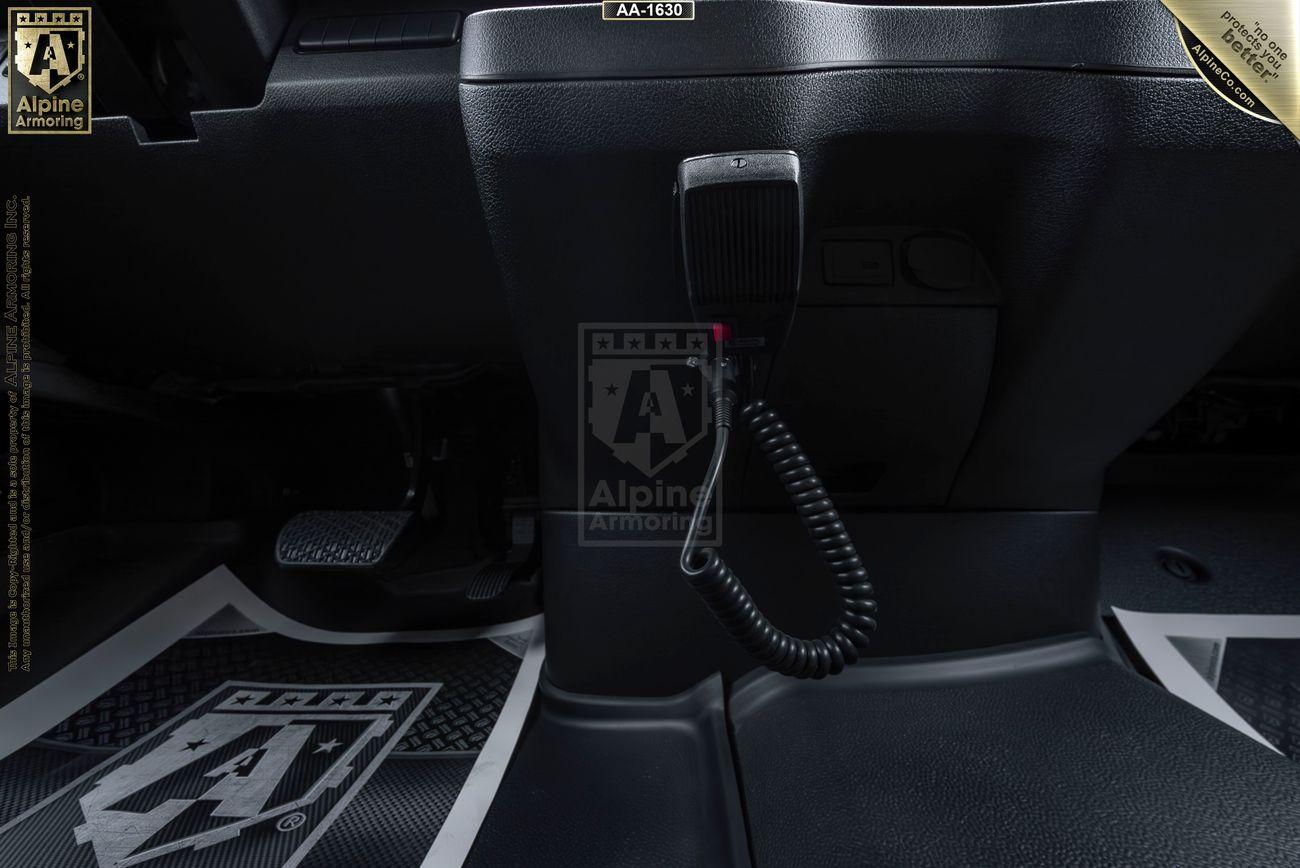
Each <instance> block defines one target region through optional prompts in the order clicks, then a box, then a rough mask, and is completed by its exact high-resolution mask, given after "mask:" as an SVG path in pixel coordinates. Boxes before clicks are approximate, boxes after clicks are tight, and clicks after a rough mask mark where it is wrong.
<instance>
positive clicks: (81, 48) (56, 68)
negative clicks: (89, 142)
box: [9, 6, 90, 135]
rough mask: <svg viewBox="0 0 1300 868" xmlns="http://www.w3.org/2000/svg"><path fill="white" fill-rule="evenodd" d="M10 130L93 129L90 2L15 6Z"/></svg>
mask: <svg viewBox="0 0 1300 868" xmlns="http://www.w3.org/2000/svg"><path fill="white" fill-rule="evenodd" d="M9 58H10V69H9V132H11V133H32V134H39V133H44V134H60V133H62V134H78V133H80V134H83V135H84V134H86V133H89V132H90V8H89V7H82V8H73V7H66V6H60V7H50V8H37V7H29V6H22V7H12V6H11V7H10V8H9Z"/></svg>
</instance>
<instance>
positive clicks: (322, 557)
mask: <svg viewBox="0 0 1300 868" xmlns="http://www.w3.org/2000/svg"><path fill="white" fill-rule="evenodd" d="M414 518H415V513H414V512H409V511H406V510H393V511H377V510H376V511H369V510H313V511H311V512H300V513H298V514H297V515H295V516H294V517H293V518H291V519H289V522H288V523H287V524H286V525H285V526H284V528H283V529H282V530H281V531H280V535H279V537H277V538H276V541H275V560H276V562H277V563H279V564H280V566H282V567H293V568H303V567H353V568H357V567H360V568H365V567H374V566H377V565H378V564H379V563H380V562H381V561H383V559H384V557H385V556H386V555H387V554H388V553H389V551H391V550H392V548H393V544H394V543H396V542H397V539H398V537H400V536H401V535H402V532H403V531H405V530H406V529H407V528H408V527H410V525H411V522H412V519H414Z"/></svg>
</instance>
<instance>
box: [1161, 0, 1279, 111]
mask: <svg viewBox="0 0 1300 868" xmlns="http://www.w3.org/2000/svg"><path fill="white" fill-rule="evenodd" d="M1164 4H1165V6H1167V7H1168V8H1169V11H1170V12H1172V13H1174V17H1176V18H1177V19H1178V33H1179V36H1180V37H1181V39H1182V41H1183V47H1184V48H1185V49H1186V50H1187V56H1188V57H1189V58H1191V61H1192V66H1193V68H1195V70H1196V72H1197V73H1198V74H1199V75H1200V76H1201V78H1203V79H1204V80H1205V82H1206V83H1207V84H1209V85H1210V87H1211V88H1212V89H1213V90H1214V92H1215V93H1217V94H1218V95H1219V96H1221V97H1223V98H1224V99H1225V100H1227V101H1228V102H1229V103H1231V104H1232V105H1234V106H1236V107H1237V108H1239V109H1241V110H1242V111H1244V112H1246V113H1247V114H1250V115H1254V116H1255V117H1257V118H1259V119H1261V120H1265V121H1269V122H1271V123H1280V124H1283V125H1284V126H1286V128H1287V129H1289V130H1290V131H1291V133H1292V135H1296V136H1300V75H1297V67H1296V63H1297V58H1296V56H1295V52H1296V49H1297V45H1296V38H1297V37H1298V36H1300V0H1164Z"/></svg>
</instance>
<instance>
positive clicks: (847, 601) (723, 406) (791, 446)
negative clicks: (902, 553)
mask: <svg viewBox="0 0 1300 868" xmlns="http://www.w3.org/2000/svg"><path fill="white" fill-rule="evenodd" d="M726 361H728V362H730V361H731V360H726ZM734 404H735V399H734V396H733V394H732V393H730V392H728V391H727V390H724V389H722V388H719V387H715V389H714V422H715V431H716V439H715V441H714V448H713V457H712V459H711V460H710V462H709V470H708V473H707V474H706V476H705V481H704V486H703V490H702V491H701V494H700V497H699V500H698V501H696V504H695V511H694V514H693V515H692V517H691V524H690V528H689V530H688V531H687V534H686V542H685V544H684V545H683V546H682V554H681V560H680V564H679V565H680V567H681V571H682V574H683V575H684V576H685V577H686V579H687V581H688V582H689V583H690V585H691V587H693V588H695V590H696V592H697V593H699V595H700V598H701V599H702V600H703V601H704V604H705V605H706V606H708V608H709V610H710V611H711V612H712V613H713V616H714V617H715V618H717V619H718V623H720V624H721V625H722V626H723V628H724V629H725V630H726V631H727V633H729V634H730V635H731V637H732V638H733V639H735V640H736V641H737V642H738V643H740V645H741V646H742V647H743V648H744V649H745V650H746V651H748V652H749V653H750V654H751V655H753V656H754V657H755V658H756V659H757V660H758V661H759V662H761V663H762V664H763V665H764V666H766V667H767V668H769V669H771V670H773V671H775V672H780V673H782V674H784V675H793V676H795V677H796V678H825V677H826V676H827V675H835V674H836V673H838V672H840V671H842V670H843V669H844V667H845V666H848V665H850V664H852V663H854V662H856V661H857V659H858V657H859V656H860V655H861V654H862V653H863V652H864V651H865V650H866V647H867V644H868V642H869V641H870V639H869V637H868V635H867V634H868V633H869V632H870V631H872V630H874V629H875V628H876V621H875V617H874V615H875V612H876V601H875V599H874V598H873V594H874V591H873V589H872V587H871V583H870V582H869V581H868V580H867V571H866V568H865V567H864V566H863V565H862V558H860V557H859V556H858V551H857V549H856V548H855V547H854V545H853V541H852V540H851V539H850V538H849V533H848V530H847V529H846V528H845V527H844V522H843V521H841V520H840V515H839V513H838V512H836V510H835V505H834V504H833V503H831V499H830V495H829V494H828V493H827V491H826V488H825V486H823V485H822V481H821V479H819V478H818V477H817V473H816V471H814V470H813V466H812V463H811V462H810V461H809V459H808V456H807V455H805V454H804V452H803V450H802V449H801V448H800V446H799V443H798V441H796V440H795V437H794V435H793V434H792V433H790V429H789V427H788V426H786V424H785V423H784V422H782V421H781V417H780V416H779V415H778V414H777V412H776V411H775V410H773V409H771V408H770V407H768V405H767V402H766V401H764V400H756V401H751V402H750V403H748V404H746V405H745V406H744V407H743V408H742V410H741V412H740V417H741V421H742V422H743V423H744V424H745V426H746V427H747V428H748V429H749V432H750V434H751V435H752V436H753V437H754V438H755V440H756V441H757V443H758V447H759V449H761V450H762V452H763V455H764V456H765V457H766V458H767V460H768V462H769V463H770V464H771V465H772V468H773V470H775V471H776V474H777V477H778V478H779V479H780V480H781V484H782V485H783V486H784V487H785V490H786V493H787V494H788V495H789V496H790V500H791V502H792V503H793V504H794V507H795V511H796V512H798V513H799V517H800V519H802V520H803V524H804V527H805V528H806V529H807V531H808V535H809V536H810V537H811V538H812V540H813V543H814V544H815V545H816V547H817V552H818V554H819V555H820V556H821V559H822V560H823V561H824V562H825V564H826V566H827V568H828V569H829V570H830V572H831V575H832V576H833V577H834V579H835V585H836V589H837V590H838V592H839V596H840V602H841V607H840V614H839V616H838V620H837V623H836V625H835V628H834V629H833V630H831V632H829V633H827V634H825V635H822V636H819V637H817V638H816V639H801V638H799V637H798V636H791V635H790V634H789V633H786V632H785V631H784V630H781V629H780V628H778V627H776V626H775V625H773V624H772V622H771V621H769V620H768V619H767V617H766V616H764V615H763V613H762V612H761V611H759V609H758V606H757V605H756V604H755V603H754V600H753V598H752V597H750V595H749V592H748V591H747V590H745V586H744V585H743V584H742V583H741V581H740V578H739V577H738V576H737V575H736V574H735V573H734V572H733V571H732V570H731V568H730V567H728V566H727V564H726V562H725V561H724V560H723V559H722V555H721V554H720V553H719V552H718V551H717V549H714V548H708V547H706V548H701V549H696V539H697V537H698V533H699V525H700V521H701V519H702V518H703V517H704V514H705V513H706V512H707V511H708V507H709V503H710V502H711V501H712V499H713V493H714V489H715V488H716V487H717V482H718V477H719V475H720V473H721V470H722V465H723V462H724V461H725V459H726V454H727V445H728V442H729V440H730V434H731V426H732V414H733V411H734Z"/></svg>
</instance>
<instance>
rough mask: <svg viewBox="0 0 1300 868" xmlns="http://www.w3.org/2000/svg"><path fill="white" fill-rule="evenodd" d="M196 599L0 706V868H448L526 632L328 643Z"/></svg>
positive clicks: (524, 679) (516, 713) (223, 575)
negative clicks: (368, 867)
mask: <svg viewBox="0 0 1300 868" xmlns="http://www.w3.org/2000/svg"><path fill="white" fill-rule="evenodd" d="M201 582H202V583H205V584H203V586H202V587H200V588H198V589H197V592H192V591H194V589H187V592H183V593H188V597H187V598H186V599H185V600H182V601H181V603H182V605H180V606H177V605H171V608H170V609H169V608H168V606H169V604H174V603H175V601H174V600H173V601H169V604H164V605H163V606H160V607H159V609H157V610H155V611H154V612H151V613H150V614H149V615H146V616H145V617H144V618H142V619H141V620H140V621H139V622H137V623H136V624H133V625H131V627H128V628H127V629H126V630H123V631H122V633H121V634H119V635H118V636H115V637H114V639H113V640H110V642H106V643H104V645H101V646H100V647H99V648H96V649H95V650H93V651H91V652H90V653H89V654H87V655H85V657H83V658H81V659H80V660H78V661H76V662H75V663H74V664H73V665H71V666H69V667H68V668H67V669H66V670H64V671H61V672H60V673H58V674H57V675H55V676H54V677H53V678H51V679H49V682H46V683H43V684H42V685H39V686H38V687H37V688H35V689H33V691H31V692H30V693H29V694H27V695H24V696H23V697H20V699H19V700H18V701H15V702H14V703H11V704H10V705H9V706H6V707H5V708H3V709H0V733H2V734H0V755H3V756H4V758H3V759H0V865H23V866H32V868H37V866H87V868H94V866H98V868H110V866H112V868H118V866H121V868H125V866H129V865H148V866H150V868H154V866H157V868H163V866H167V868H173V866H176V868H179V866H205V868H207V866H225V865H231V866H234V865H238V866H264V868H291V866H298V865H302V866H335V865H357V864H372V865H385V866H403V865H410V866H420V865H426V866H427V865H458V864H460V862H461V861H463V859H464V855H465V853H466V852H467V851H468V848H469V846H470V845H471V844H472V842H473V840H474V837H475V835H476V834H477V831H478V826H479V824H480V823H481V821H482V817H483V815H484V814H485V813H486V811H487V808H488V806H489V805H490V803H491V800H492V797H493V795H494V794H495V791H496V787H497V786H498V785H499V783H500V778H501V775H502V774H503V772H504V769H505V766H506V765H507V763H508V761H509V758H510V755H511V753H512V752H513V750H514V745H515V742H516V741H517V739H518V736H519V733H520V731H521V729H522V724H523V720H524V717H525V716H526V713H527V709H528V705H529V703H530V702H531V698H532V695H533V691H534V690H535V688H536V682H537V677H538V673H539V671H540V663H541V656H542V653H543V650H542V649H543V646H542V636H541V624H540V619H529V620H528V621H525V622H517V623H515V624H512V625H505V626H503V627H499V628H487V629H485V630H480V631H461V632H458V633H450V632H447V633H442V634H432V633H429V634H387V635H385V634H344V633H339V634H328V633H325V632H324V631H319V630H314V629H312V628H309V627H306V626H304V625H301V624H295V623H293V622H291V621H288V620H287V619H284V618H283V617H282V616H278V615H277V614H276V613H274V612H270V611H269V610H266V609H265V608H264V607H259V606H258V605H257V604H256V602H255V601H253V600H250V599H248V598H247V596H245V595H247V589H246V588H243V587H242V585H240V584H239V583H238V580H237V579H234V577H233V576H232V575H231V574H230V573H229V572H228V571H225V570H224V569H223V570H220V571H216V572H215V573H214V574H210V575H209V576H208V577H205V579H203V580H201ZM248 596H251V595H248ZM196 602H197V603H198V604H200V605H198V607H197V608H195V607H194V606H193V605H190V606H188V607H187V606H185V605H184V604H185V603H190V604H194V603H196ZM205 609H206V611H205ZM214 609H215V611H214ZM178 611H180V612H184V617H180V616H178V614H177V612H178ZM204 616H206V617H204ZM200 618H202V622H201V623H200V624H199V626H197V627H195V625H194V621H196V620H198V619H200ZM272 628H273V629H272ZM168 631H170V632H171V635H170V636H168V635H167V634H168ZM177 631H179V632H177ZM177 636H179V637H180V638H177ZM163 643H165V647H162V648H161V649H158V647H157V646H158V645H159V644H163ZM132 655H134V659H132ZM142 660H143V662H142ZM122 672H125V675H124V677H119V676H120V675H121V673H122ZM96 677H98V678H99V680H100V684H99V689H97V690H94V691H93V692H87V691H89V689H90V687H91V686H92V685H93V683H94V681H95V678H96ZM76 691H81V693H80V697H79V699H80V701H79V702H78V703H77V706H78V707H76V708H75V709H72V710H71V713H67V714H64V715H56V714H54V712H57V711H61V710H64V709H61V708H60V703H62V704H63V705H65V706H66V704H67V703H68V702H69V699H70V697H69V696H68V694H69V693H70V692H72V693H75V692H76ZM42 724H43V725H42ZM37 726H39V728H40V735H39V736H38V737H37V738H35V739H32V740H30V741H28V742H27V743H26V744H21V743H20V744H21V746H19V744H15V743H14V737H13V735H12V734H13V733H18V732H19V731H22V732H25V733H28V734H30V732H32V731H33V728H34V727H37ZM19 737H21V736H19Z"/></svg>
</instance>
